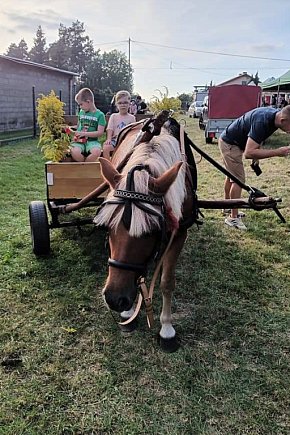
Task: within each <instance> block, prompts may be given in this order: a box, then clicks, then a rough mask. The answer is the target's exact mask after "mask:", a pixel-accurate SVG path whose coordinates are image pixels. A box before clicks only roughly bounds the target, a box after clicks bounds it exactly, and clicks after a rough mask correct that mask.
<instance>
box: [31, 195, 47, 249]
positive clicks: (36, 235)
mask: <svg viewBox="0 0 290 435" xmlns="http://www.w3.org/2000/svg"><path fill="white" fill-rule="evenodd" d="M29 221H30V230H31V239H32V249H33V252H34V254H35V255H37V256H41V255H48V254H49V252H50V239H49V226H48V219H47V212H46V207H45V204H44V202H42V201H32V202H31V203H30V204H29Z"/></svg>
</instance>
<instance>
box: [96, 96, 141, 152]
mask: <svg viewBox="0 0 290 435" xmlns="http://www.w3.org/2000/svg"><path fill="white" fill-rule="evenodd" d="M115 101H116V106H117V110H118V112H117V113H112V114H111V115H110V119H109V122H108V127H107V140H106V141H105V142H104V144H103V157H104V158H105V159H110V153H111V152H112V151H114V148H115V146H116V143H117V137H118V134H119V133H120V131H121V130H122V129H123V128H124V127H126V125H128V124H131V123H132V122H136V118H135V116H134V115H131V114H130V113H128V111H129V107H130V101H131V96H130V93H129V92H128V91H119V92H117V94H116V98H115Z"/></svg>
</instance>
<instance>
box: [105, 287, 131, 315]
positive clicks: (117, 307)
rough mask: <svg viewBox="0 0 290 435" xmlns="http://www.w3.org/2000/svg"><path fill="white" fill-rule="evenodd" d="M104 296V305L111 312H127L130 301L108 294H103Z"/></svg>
mask: <svg viewBox="0 0 290 435" xmlns="http://www.w3.org/2000/svg"><path fill="white" fill-rule="evenodd" d="M104 296H105V300H106V303H107V304H108V306H109V308H110V309H111V310H113V311H117V312H119V313H120V312H122V311H128V310H129V309H130V308H131V306H132V301H131V302H130V299H129V298H128V297H126V296H120V297H118V296H116V297H115V296H114V295H112V294H111V293H110V292H105V293H104Z"/></svg>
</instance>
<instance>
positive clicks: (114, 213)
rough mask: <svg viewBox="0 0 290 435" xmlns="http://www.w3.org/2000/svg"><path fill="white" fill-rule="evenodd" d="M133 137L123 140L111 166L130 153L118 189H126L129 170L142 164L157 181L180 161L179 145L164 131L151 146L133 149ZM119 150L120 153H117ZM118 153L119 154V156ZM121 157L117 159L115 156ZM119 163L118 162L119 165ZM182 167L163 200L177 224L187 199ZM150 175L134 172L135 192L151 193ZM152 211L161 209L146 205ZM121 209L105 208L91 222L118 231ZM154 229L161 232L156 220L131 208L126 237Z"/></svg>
mask: <svg viewBox="0 0 290 435" xmlns="http://www.w3.org/2000/svg"><path fill="white" fill-rule="evenodd" d="M135 138H136V134H134V135H133V136H132V135H131V136H130V137H128V138H125V140H124V142H123V143H122V144H121V145H120V147H119V148H118V149H117V151H116V153H115V158H114V159H113V163H114V165H115V166H117V165H118V163H119V161H121V160H122V158H123V156H124V150H126V152H127V153H128V150H129V151H130V147H131V149H133V153H132V155H131V157H130V159H129V160H128V162H127V164H126V165H125V167H124V168H123V170H122V178H121V181H120V183H119V184H118V186H117V188H118V189H123V190H125V189H126V178H127V174H128V172H129V170H130V169H131V168H132V167H133V166H135V165H137V164H140V163H142V164H144V165H146V166H147V167H148V168H149V171H150V174H151V175H152V176H153V177H158V176H160V175H161V174H163V173H164V172H165V171H166V170H167V169H169V168H170V167H171V166H172V165H173V164H174V163H176V162H178V161H181V160H183V158H182V155H181V152H180V147H179V142H178V141H177V140H176V139H175V138H174V137H173V136H172V135H170V134H169V133H168V132H167V130H166V129H162V130H161V134H160V135H159V136H155V137H154V138H153V139H151V141H150V142H145V143H141V144H140V145H138V146H136V147H135V148H134V141H135ZM119 149H120V152H119ZM118 152H119V153H118ZM118 154H120V156H119V155H118ZM118 160H119V161H118ZM185 165H186V164H183V165H182V167H181V168H180V170H179V173H178V176H177V178H176V180H175V181H174V183H173V184H172V185H171V186H170V188H169V189H168V191H167V193H166V194H165V196H164V202H165V206H166V208H168V209H171V212H172V214H173V215H174V217H175V218H176V219H177V220H180V218H181V217H182V204H183V202H184V200H185V197H186V187H185V170H186V168H185ZM150 174H149V173H148V172H147V171H146V170H141V171H136V172H135V173H134V184H135V190H136V192H141V193H145V194H148V193H152V192H150V191H149V188H148V181H149V176H150ZM113 194H114V191H113V190H110V192H109V194H108V197H107V199H108V200H109V199H112V198H114V196H113ZM146 205H147V206H148V207H149V208H151V209H156V210H158V211H160V207H158V206H153V205H149V204H146ZM123 210H124V207H123V206H120V205H115V204H105V205H104V207H103V208H102V209H101V210H100V212H99V213H98V215H97V216H96V217H95V219H94V223H95V224H96V225H104V226H107V227H109V228H111V229H114V228H117V227H118V225H119V224H120V221H121V219H122V214H123ZM153 228H155V229H156V228H160V223H159V220H158V218H157V217H156V216H153V215H151V214H149V213H146V212H144V211H143V210H140V209H139V208H138V207H136V206H135V205H134V204H132V219H131V226H130V230H129V235H130V236H132V237H140V236H141V235H143V234H146V233H148V232H150V231H151V230H152V229H153Z"/></svg>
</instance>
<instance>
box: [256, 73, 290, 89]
mask: <svg viewBox="0 0 290 435" xmlns="http://www.w3.org/2000/svg"><path fill="white" fill-rule="evenodd" d="M288 84H289V87H290V70H289V71H286V72H285V73H284V74H282V75H281V76H280V77H278V78H277V79H273V80H270V81H269V80H266V81H265V82H263V83H262V84H261V88H262V89H269V88H273V87H278V86H283V85H288Z"/></svg>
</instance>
